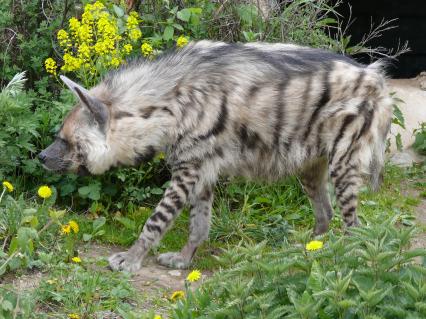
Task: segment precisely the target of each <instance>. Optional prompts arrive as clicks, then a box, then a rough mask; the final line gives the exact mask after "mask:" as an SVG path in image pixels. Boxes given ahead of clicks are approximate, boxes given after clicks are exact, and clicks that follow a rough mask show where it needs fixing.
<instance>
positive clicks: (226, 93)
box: [39, 41, 392, 271]
mask: <svg viewBox="0 0 426 319" xmlns="http://www.w3.org/2000/svg"><path fill="white" fill-rule="evenodd" d="M62 80H63V81H64V82H65V84H66V85H67V86H68V87H69V88H70V89H71V90H72V91H73V92H74V93H75V95H76V96H77V97H78V98H79V103H78V104H77V105H76V106H75V108H74V109H73V110H72V111H71V112H70V113H69V114H68V116H67V117H66V118H65V121H64V123H63V125H62V127H61V128H60V130H59V132H58V134H57V136H56V139H55V141H54V142H53V144H52V145H50V146H49V147H48V148H47V149H45V150H44V151H43V152H41V153H40V155H39V158H40V160H41V162H42V163H43V164H44V166H45V167H46V168H47V169H50V170H53V171H57V172H65V171H67V172H77V173H81V174H82V173H91V174H102V173H104V172H105V171H107V170H108V169H110V168H112V167H118V166H138V165H140V164H141V163H142V162H145V161H148V160H150V159H151V158H152V157H154V156H155V155H156V154H157V153H158V152H164V153H165V154H166V158H167V163H168V165H169V167H170V168H171V173H172V178H171V182H170V186H169V187H168V188H167V189H166V190H165V193H164V196H163V198H162V199H161V201H160V202H159V204H158V205H157V207H156V208H155V210H154V212H153V214H152V216H151V217H150V218H149V219H148V220H147V222H146V223H145V225H144V227H143V230H142V233H141V235H140V237H139V239H138V240H137V241H136V242H135V243H134V245H133V246H132V247H131V248H130V249H129V250H128V251H126V252H120V253H116V254H114V255H112V256H111V257H110V258H109V264H110V267H111V268H112V269H114V270H127V271H136V270H138V269H139V268H140V267H141V264H142V261H143V259H144V257H145V256H146V255H147V253H148V251H149V249H150V248H151V247H153V245H156V244H158V242H159V240H160V239H161V237H162V236H163V235H164V233H165V232H166V231H167V229H168V228H170V227H171V225H172V223H173V221H174V220H175V218H176V217H177V216H178V215H179V213H180V212H181V210H182V209H183V208H184V206H185V205H187V204H188V207H189V211H190V235H189V240H188V242H187V244H186V245H185V246H184V247H183V249H182V250H181V251H180V252H169V253H165V254H161V255H160V256H159V257H158V262H159V263H160V264H162V265H166V266H169V267H176V268H185V267H188V265H189V264H190V262H191V259H192V257H193V255H194V253H195V251H196V249H197V247H198V246H199V245H200V244H201V243H202V242H203V241H204V240H206V239H207V237H208V233H209V227H210V218H211V209H212V202H213V189H214V186H215V183H216V182H217V180H218V177H219V176H220V175H228V176H229V175H230V176H235V175H240V176H245V177H248V178H254V179H262V180H266V181H273V180H277V179H281V178H283V177H285V176H287V175H290V174H297V175H298V176H299V177H300V181H301V183H302V186H303V188H304V190H305V191H306V193H307V195H308V197H309V199H310V201H311V203H312V205H313V208H314V211H315V220H316V225H315V230H314V231H315V233H316V234H321V233H324V232H325V231H326V230H327V228H328V225H329V222H330V219H331V218H332V215H333V209H332V205H331V203H330V198H329V194H328V191H327V182H328V180H329V178H330V180H331V182H332V184H333V185H334V188H335V194H336V198H337V205H338V207H339V208H340V211H341V214H342V216H343V220H344V222H345V224H346V226H347V227H350V226H356V225H358V224H359V222H358V219H357V216H356V208H357V192H358V188H359V186H360V183H361V181H362V176H363V175H364V173H368V174H370V175H371V181H372V183H373V184H374V185H375V186H377V184H378V182H379V175H380V172H381V170H382V166H383V162H384V159H383V157H384V144H385V143H384V142H385V137H386V135H387V132H388V130H389V126H390V122H391V114H392V111H391V100H390V98H389V94H388V90H387V88H386V85H385V78H384V75H383V74H382V72H381V67H380V63H373V64H371V65H368V66H365V65H361V64H358V63H357V62H355V61H353V60H351V59H349V58H347V57H345V56H342V55H338V54H334V53H331V52H327V51H323V50H319V49H312V48H307V47H300V46H296V45H289V44H264V43H250V44H226V43H222V42H210V41H200V42H194V43H190V44H189V45H188V46H186V47H185V48H183V49H179V50H176V51H174V52H171V53H166V54H164V55H162V56H160V57H159V58H157V59H155V60H136V61H130V62H128V63H127V64H126V65H125V66H123V67H122V68H120V69H118V70H116V71H113V72H112V73H110V74H108V75H107V76H105V77H104V79H103V80H102V81H101V83H99V84H98V85H97V86H95V87H93V88H92V89H90V90H86V89H85V88H83V87H81V86H80V85H78V84H76V83H74V82H73V81H71V80H70V79H68V78H66V77H62Z"/></svg>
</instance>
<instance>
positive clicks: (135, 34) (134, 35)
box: [129, 28, 142, 41]
mask: <svg viewBox="0 0 426 319" xmlns="http://www.w3.org/2000/svg"><path fill="white" fill-rule="evenodd" d="M141 36H142V32H141V30H139V29H138V28H135V29H132V30H130V31H129V38H130V40H132V41H137V40H138V39H139V38H140V37H141Z"/></svg>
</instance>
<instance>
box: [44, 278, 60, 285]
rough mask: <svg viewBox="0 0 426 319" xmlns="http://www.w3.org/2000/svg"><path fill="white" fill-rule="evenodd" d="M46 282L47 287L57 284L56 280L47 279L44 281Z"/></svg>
mask: <svg viewBox="0 0 426 319" xmlns="http://www.w3.org/2000/svg"><path fill="white" fill-rule="evenodd" d="M46 282H47V283H48V284H49V285H54V284H56V283H57V282H58V280H57V279H48V280H46Z"/></svg>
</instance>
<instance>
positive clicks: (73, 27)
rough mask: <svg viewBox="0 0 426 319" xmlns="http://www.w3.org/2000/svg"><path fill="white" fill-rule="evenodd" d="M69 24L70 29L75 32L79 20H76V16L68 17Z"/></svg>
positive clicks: (78, 25) (78, 26)
mask: <svg viewBox="0 0 426 319" xmlns="http://www.w3.org/2000/svg"><path fill="white" fill-rule="evenodd" d="M68 22H69V25H70V30H71V31H72V32H74V33H77V31H78V29H79V28H80V21H78V20H77V19H76V18H74V17H72V18H71V19H69V21H68Z"/></svg>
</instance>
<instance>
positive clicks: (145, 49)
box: [141, 43, 153, 57]
mask: <svg viewBox="0 0 426 319" xmlns="http://www.w3.org/2000/svg"><path fill="white" fill-rule="evenodd" d="M141 51H142V54H143V56H144V57H147V56H150V55H151V53H152V51H153V48H152V46H151V45H150V44H148V43H144V44H142V46H141Z"/></svg>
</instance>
